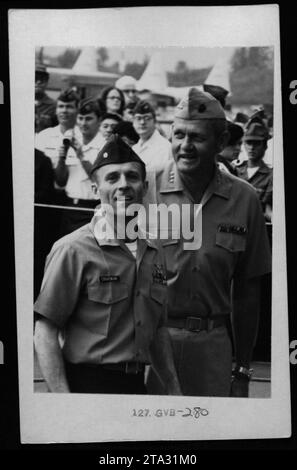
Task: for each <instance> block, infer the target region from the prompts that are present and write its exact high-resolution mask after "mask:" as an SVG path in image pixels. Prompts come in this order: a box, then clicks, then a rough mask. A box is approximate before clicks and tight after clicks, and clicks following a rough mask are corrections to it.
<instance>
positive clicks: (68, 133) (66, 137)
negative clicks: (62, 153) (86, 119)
mask: <svg viewBox="0 0 297 470" xmlns="http://www.w3.org/2000/svg"><path fill="white" fill-rule="evenodd" d="M72 137H73V130H72V129H68V130H67V131H66V132H65V133H64V137H63V145H64V147H65V149H66V150H68V149H69V147H70V142H71V140H72Z"/></svg>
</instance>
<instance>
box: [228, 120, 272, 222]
mask: <svg viewBox="0 0 297 470" xmlns="http://www.w3.org/2000/svg"><path fill="white" fill-rule="evenodd" d="M270 138H271V136H270V134H269V130H268V127H267V126H266V124H265V122H264V120H263V119H261V117H259V116H258V115H257V114H255V116H252V117H251V118H250V120H249V121H248V122H247V124H246V126H245V130H244V137H243V144H244V147H245V151H246V153H247V157H248V160H247V161H246V160H244V161H243V162H239V163H238V164H236V165H235V168H236V171H237V176H238V177H239V178H241V179H244V180H245V181H248V182H249V183H250V184H251V185H252V186H253V187H254V188H255V189H256V191H257V193H258V196H259V199H260V202H261V205H262V210H263V212H264V215H265V218H266V220H267V221H269V222H270V221H271V217H272V172H273V170H272V168H271V167H269V166H268V165H266V163H265V162H264V161H263V158H264V156H265V152H266V149H267V142H268V140H269V139H270Z"/></svg>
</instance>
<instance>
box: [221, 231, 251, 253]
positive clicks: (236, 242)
mask: <svg viewBox="0 0 297 470" xmlns="http://www.w3.org/2000/svg"><path fill="white" fill-rule="evenodd" d="M216 245H217V246H220V247H222V248H225V250H228V251H230V252H231V253H238V252H241V251H245V248H246V235H245V234H238V233H230V232H217V233H216Z"/></svg>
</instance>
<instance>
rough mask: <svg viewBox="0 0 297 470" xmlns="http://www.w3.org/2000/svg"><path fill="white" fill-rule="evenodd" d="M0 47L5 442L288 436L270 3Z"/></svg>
mask: <svg viewBox="0 0 297 470" xmlns="http://www.w3.org/2000/svg"><path fill="white" fill-rule="evenodd" d="M263 15H264V16H265V18H266V23H265V26H263V24H262V23H261V17H263ZM148 19H149V21H148ZM65 24H66V25H67V28H65ZM41 25H42V26H41ZM62 25H63V27H62ZM9 37H10V45H9V54H10V90H11V119H12V161H13V191H14V228H15V256H16V297H17V333H18V367H19V394H20V426H21V442H23V443H33V444H35V443H48V442H53V441H54V442H71V443H74V442H77V443H84V442H111V441H135V440H142V441H155V440H185V441H186V440H193V439H195V440H196V439H198V440H205V439H211V440H216V439H256V438H257V439H261V438H278V437H279V438H280V437H287V436H289V435H290V425H291V424H290V382H289V362H288V355H287V351H288V312H287V296H286V276H285V271H286V251H285V214H284V175H283V150H282V145H283V143H282V108H281V76H280V40H279V12H278V7H277V5H261V6H232V7H231V6H228V7H216V8H214V7H138V8H121V9H113V8H110V9H93V10H91V9H90V10H88V9H85V10H68V11H65V10H19V11H17V10H14V11H11V12H10V15H9ZM20 76H22V80H21V81H20V80H19V79H18V77H20ZM33 104H34V106H33ZM45 423H46V426H45Z"/></svg>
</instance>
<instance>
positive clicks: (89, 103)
mask: <svg viewBox="0 0 297 470" xmlns="http://www.w3.org/2000/svg"><path fill="white" fill-rule="evenodd" d="M78 113H79V114H89V113H95V114H96V115H97V116H98V117H99V116H101V114H102V110H101V108H100V106H99V103H98V100H97V99H96V98H85V99H83V100H81V101H80V102H79V105H78Z"/></svg>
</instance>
